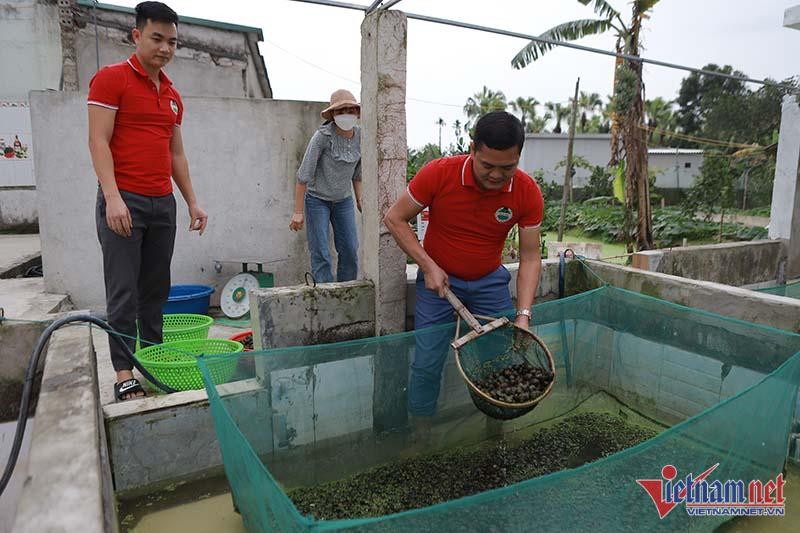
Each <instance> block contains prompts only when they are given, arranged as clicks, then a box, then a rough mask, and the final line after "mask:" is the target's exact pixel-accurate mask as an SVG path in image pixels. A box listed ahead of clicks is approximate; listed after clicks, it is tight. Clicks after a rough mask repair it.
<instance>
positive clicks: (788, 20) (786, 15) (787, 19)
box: [783, 5, 800, 30]
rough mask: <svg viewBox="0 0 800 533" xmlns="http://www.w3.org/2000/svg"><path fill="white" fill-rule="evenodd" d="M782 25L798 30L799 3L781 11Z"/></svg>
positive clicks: (799, 17) (799, 23)
mask: <svg viewBox="0 0 800 533" xmlns="http://www.w3.org/2000/svg"><path fill="white" fill-rule="evenodd" d="M783 25H784V26H786V27H787V28H794V29H795V30H800V5H796V6H794V7H787V8H786V11H784V12H783Z"/></svg>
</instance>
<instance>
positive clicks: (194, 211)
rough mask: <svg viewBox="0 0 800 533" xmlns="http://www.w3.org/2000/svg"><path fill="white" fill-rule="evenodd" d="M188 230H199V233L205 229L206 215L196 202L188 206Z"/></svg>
mask: <svg viewBox="0 0 800 533" xmlns="http://www.w3.org/2000/svg"><path fill="white" fill-rule="evenodd" d="M189 220H190V222H189V231H199V232H200V235H202V234H203V232H204V231H205V230H206V224H207V223H208V215H207V214H206V212H205V211H203V210H202V209H201V208H200V206H198V205H197V204H192V205H190V206H189Z"/></svg>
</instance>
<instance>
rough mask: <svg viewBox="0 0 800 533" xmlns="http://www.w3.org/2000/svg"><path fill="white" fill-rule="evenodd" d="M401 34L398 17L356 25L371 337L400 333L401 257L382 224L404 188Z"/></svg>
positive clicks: (381, 16)
mask: <svg viewBox="0 0 800 533" xmlns="http://www.w3.org/2000/svg"><path fill="white" fill-rule="evenodd" d="M406 32H407V20H406V16H405V14H404V13H402V12H400V11H378V12H376V13H373V14H371V15H369V16H367V17H366V18H365V19H364V22H363V23H362V24H361V125H362V128H363V129H362V132H361V174H362V176H363V177H364V178H363V179H364V185H363V187H364V192H363V194H364V199H363V200H364V201H363V202H362V203H363V205H364V213H363V215H362V216H363V223H364V225H363V227H364V236H363V240H364V242H363V246H362V250H363V253H362V261H363V264H362V271H363V272H364V273H365V275H366V277H367V278H369V279H371V280H372V282H373V283H374V284H375V315H376V316H375V333H376V334H377V335H384V334H387V333H395V332H398V331H403V330H404V329H405V307H406V302H405V296H406V293H405V284H406V255H405V253H404V252H403V251H402V250H401V249H400V248H399V247H398V246H397V243H395V241H394V239H393V238H392V236H391V234H390V233H389V231H388V230H387V229H386V227H385V226H384V225H383V224H382V222H381V221H382V219H383V216H384V215H385V214H386V211H387V210H388V209H389V207H390V206H391V205H392V204H393V203H394V201H395V200H396V199H397V198H398V197H399V195H400V194H402V193H403V191H404V190H405V187H406V162H407V161H406V160H407V152H406V110H405V100H406Z"/></svg>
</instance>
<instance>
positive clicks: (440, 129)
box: [436, 117, 447, 153]
mask: <svg viewBox="0 0 800 533" xmlns="http://www.w3.org/2000/svg"><path fill="white" fill-rule="evenodd" d="M436 125H437V126H439V152H440V153H441V151H442V128H443V127H444V126H446V125H447V123H446V122H445V121H444V119H443V118H442V117H439V119H438V120H437V121H436Z"/></svg>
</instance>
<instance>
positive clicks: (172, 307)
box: [164, 285, 214, 315]
mask: <svg viewBox="0 0 800 533" xmlns="http://www.w3.org/2000/svg"><path fill="white" fill-rule="evenodd" d="M213 292H214V287H209V286H208V285H173V286H171V287H170V288H169V299H168V300H167V303H166V304H165V305H164V314H165V315H171V314H176V313H189V314H195V315H207V314H208V304H209V301H210V300H211V293H213Z"/></svg>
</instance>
